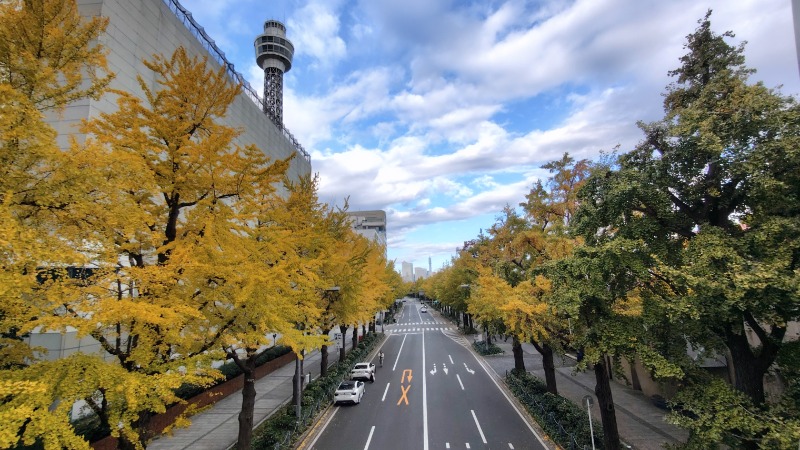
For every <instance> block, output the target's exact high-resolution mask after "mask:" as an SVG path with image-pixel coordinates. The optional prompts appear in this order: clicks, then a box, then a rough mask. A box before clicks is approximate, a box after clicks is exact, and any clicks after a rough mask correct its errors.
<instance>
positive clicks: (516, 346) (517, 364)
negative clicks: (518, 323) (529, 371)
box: [511, 335, 525, 372]
mask: <svg viewBox="0 0 800 450" xmlns="http://www.w3.org/2000/svg"><path fill="white" fill-rule="evenodd" d="M511 352H512V353H513V354H514V369H515V370H517V371H518V372H525V358H523V354H522V344H521V343H520V342H519V338H518V337H517V336H516V335H514V341H513V342H512V343H511Z"/></svg>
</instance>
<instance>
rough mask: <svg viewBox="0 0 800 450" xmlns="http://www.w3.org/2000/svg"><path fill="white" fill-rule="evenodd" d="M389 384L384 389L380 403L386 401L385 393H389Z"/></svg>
mask: <svg viewBox="0 0 800 450" xmlns="http://www.w3.org/2000/svg"><path fill="white" fill-rule="evenodd" d="M390 384H391V383H386V389H384V391H383V398H382V399H381V401H382V402H384V401H386V393H387V392H389V385H390Z"/></svg>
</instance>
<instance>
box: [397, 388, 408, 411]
mask: <svg viewBox="0 0 800 450" xmlns="http://www.w3.org/2000/svg"><path fill="white" fill-rule="evenodd" d="M409 389H411V385H410V384H409V385H408V386H400V390H401V391H403V395H401V396H400V400H398V401H397V406H400V402H402V401H403V400H405V402H406V405H408V396H407V395H406V394H408V390H409Z"/></svg>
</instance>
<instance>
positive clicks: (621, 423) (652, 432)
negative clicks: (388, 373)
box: [468, 335, 689, 450]
mask: <svg viewBox="0 0 800 450" xmlns="http://www.w3.org/2000/svg"><path fill="white" fill-rule="evenodd" d="M483 337H485V335H484V336H483ZM468 339H469V340H470V342H472V340H473V339H478V340H480V339H481V337H480V335H474V336H468ZM492 342H493V343H494V344H495V345H497V346H498V347H500V348H501V349H502V350H503V352H504V353H503V354H500V355H490V356H484V357H483V359H484V360H485V361H486V362H487V363H488V364H489V366H490V367H492V369H494V371H495V372H497V374H498V375H500V376H501V377H503V376H505V374H506V373H507V372H509V371H511V370H512V369H513V368H514V355H513V353H512V351H511V344H512V342H511V339H509V340H508V341H507V342H506V341H503V340H502V339H499V340H493V341H492ZM522 351H523V355H524V356H523V359H524V360H525V369H526V370H527V371H528V372H530V373H532V374H534V375H536V376H537V377H539V378H541V379H542V380H544V368H543V365H542V357H541V355H539V352H537V351H536V349H535V348H534V347H533V345H531V344H529V343H523V344H522ZM554 362H555V365H556V383H557V386H558V393H559V394H560V395H561V396H563V397H566V398H568V399H570V400H572V401H573V402H575V403H576V404H579V405H580V404H581V402H582V399H583V397H584V396H585V395H591V396H592V397H593V398H594V400H595V401H594V405H592V417H593V418H594V419H593V420H594V427H595V429H598V428H599V429H602V426H603V425H602V423H601V421H600V410H599V407H598V402H597V397H596V396H595V395H594V387H595V379H594V372H575V371H574V367H575V365H576V362H575V361H574V360H572V359H570V358H568V357H566V358H563V359H561V358H558V357H556V358H555V361H554ZM611 391H612V396H613V398H614V406H615V407H616V411H617V427H618V429H619V434H620V438H621V439H622V441H623V442H624V443H625V444H627V445H628V448H633V449H636V450H661V449H662V448H663V445H664V444H677V443H679V442H686V439H687V438H688V437H689V433H688V431H686V430H684V429H682V428H680V427H677V426H675V425H671V424H668V423H667V422H666V421H664V417H665V416H666V411H664V410H661V409H659V408H658V407H656V406H655V405H653V404H652V403H651V401H650V399H649V398H647V397H646V396H645V395H644V394H642V392H641V391H637V390H634V389H632V388H629V387H627V386H624V385H622V384H620V383H617V382H616V381H612V382H611Z"/></svg>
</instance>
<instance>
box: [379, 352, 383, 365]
mask: <svg viewBox="0 0 800 450" xmlns="http://www.w3.org/2000/svg"><path fill="white" fill-rule="evenodd" d="M378 359H379V360H380V362H381V367H383V350H381V352H380V353H378Z"/></svg>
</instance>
